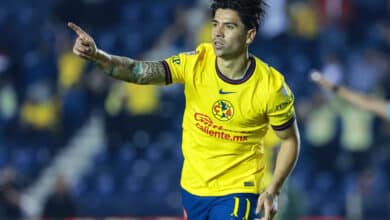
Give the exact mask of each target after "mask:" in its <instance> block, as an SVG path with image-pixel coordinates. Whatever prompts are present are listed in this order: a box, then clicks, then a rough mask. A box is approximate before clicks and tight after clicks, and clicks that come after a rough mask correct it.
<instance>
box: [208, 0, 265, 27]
mask: <svg viewBox="0 0 390 220" xmlns="http://www.w3.org/2000/svg"><path fill="white" fill-rule="evenodd" d="M265 7H266V3H265V2H264V0H213V3H212V4H211V10H212V16H213V17H214V15H215V11H217V9H219V8H222V9H232V10H234V11H237V13H238V15H239V16H240V18H241V20H242V23H244V25H245V26H246V27H247V28H248V29H252V28H256V30H257V29H258V28H259V26H260V23H261V22H262V20H263V18H264V15H265Z"/></svg>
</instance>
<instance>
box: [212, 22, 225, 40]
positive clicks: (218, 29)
mask: <svg viewBox="0 0 390 220" xmlns="http://www.w3.org/2000/svg"><path fill="white" fill-rule="evenodd" d="M214 35H215V36H216V37H224V32H223V26H222V25H216V26H214Z"/></svg>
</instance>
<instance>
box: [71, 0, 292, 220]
mask: <svg viewBox="0 0 390 220" xmlns="http://www.w3.org/2000/svg"><path fill="white" fill-rule="evenodd" d="M211 9H212V15H213V19H212V26H213V28H212V44H200V45H199V46H198V47H197V49H196V51H194V52H190V53H181V54H179V55H177V56H173V57H170V58H168V59H166V60H164V61H162V62H146V61H136V60H133V59H130V58H126V57H119V56H114V55H110V54H107V53H106V52H104V51H102V50H100V49H98V48H97V47H96V44H95V42H94V40H93V39H92V38H91V37H90V36H89V35H88V34H87V33H85V32H84V31H83V30H82V29H81V28H80V27H78V26H77V25H75V24H73V23H69V27H70V28H72V29H73V30H74V31H75V32H76V33H77V34H78V38H77V40H76V43H75V45H74V53H75V54H77V55H78V56H80V57H83V58H85V59H88V60H90V61H92V62H94V63H95V64H96V65H97V66H98V67H99V68H100V69H101V70H103V71H104V72H105V73H107V74H108V75H109V76H111V77H114V78H116V79H120V80H123V81H127V82H131V83H137V84H159V85H164V84H171V83H183V84H184V85H185V91H184V92H185V96H186V109H185V112H184V117H183V142H182V149H183V155H184V163H183V169H182V176H181V186H182V188H183V190H182V197H183V203H184V209H185V213H186V216H187V218H188V219H189V220H202V219H211V220H219V219H221V220H226V219H254V218H255V212H256V213H259V212H260V211H261V212H263V218H262V219H264V220H270V219H271V218H272V217H273V216H274V215H275V213H276V211H277V195H278V194H279V193H280V190H281V188H282V185H283V183H284V181H285V180H286V178H287V176H288V175H289V174H290V172H291V170H292V169H293V167H294V165H295V163H296V160H297V157H298V151H299V134H298V129H297V124H296V121H295V113H294V107H293V103H294V96H293V94H292V92H291V91H290V89H289V87H288V86H287V84H286V83H285V82H284V78H283V76H282V75H281V74H280V73H279V72H278V71H276V70H275V69H274V68H272V67H270V66H268V65H267V64H265V63H264V62H262V61H261V60H260V59H258V58H257V57H254V56H253V55H249V54H248V47H249V45H250V44H251V43H252V42H253V40H254V38H255V36H256V33H257V31H258V26H259V23H260V19H261V18H262V17H263V14H264V2H263V1H262V0H239V1H238V0H237V1H234V0H214V1H213V3H212V5H211ZM269 125H271V126H272V127H273V129H274V130H275V131H276V134H277V135H278V137H279V138H280V139H281V150H280V152H279V154H278V158H277V162H276V166H275V171H274V174H273V179H272V181H271V183H270V184H269V185H268V186H267V187H266V188H265V190H264V191H263V192H262V193H261V190H262V189H263V186H262V177H263V173H264V166H265V165H264V158H263V151H264V149H263V145H262V139H263V137H264V135H265V133H266V131H267V128H268V126H269ZM259 194H260V195H259Z"/></svg>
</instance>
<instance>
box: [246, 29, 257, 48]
mask: <svg viewBox="0 0 390 220" xmlns="http://www.w3.org/2000/svg"><path fill="white" fill-rule="evenodd" d="M255 37H256V28H252V29H250V30H248V32H247V33H246V44H247V45H248V46H249V45H250V44H251V43H252V42H253V41H254V40H255Z"/></svg>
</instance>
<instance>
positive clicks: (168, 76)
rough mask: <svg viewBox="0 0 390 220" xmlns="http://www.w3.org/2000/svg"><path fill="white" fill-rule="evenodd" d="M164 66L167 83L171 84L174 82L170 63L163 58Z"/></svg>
mask: <svg viewBox="0 0 390 220" xmlns="http://www.w3.org/2000/svg"><path fill="white" fill-rule="evenodd" d="M160 63H161V64H162V65H163V66H164V71H165V84H167V85H169V84H171V83H172V73H171V70H170V69H169V65H168V63H167V61H165V60H163V61H161V62H160Z"/></svg>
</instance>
